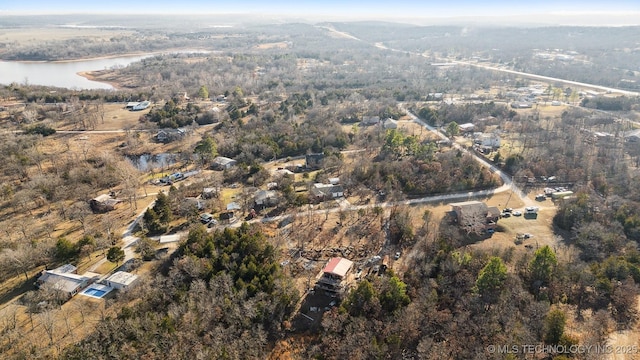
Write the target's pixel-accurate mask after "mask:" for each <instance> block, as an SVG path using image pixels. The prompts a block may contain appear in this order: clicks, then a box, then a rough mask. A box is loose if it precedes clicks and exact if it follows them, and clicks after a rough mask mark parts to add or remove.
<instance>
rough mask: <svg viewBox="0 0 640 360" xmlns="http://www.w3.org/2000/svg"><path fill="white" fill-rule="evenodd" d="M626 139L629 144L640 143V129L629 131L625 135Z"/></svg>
mask: <svg viewBox="0 0 640 360" xmlns="http://www.w3.org/2000/svg"><path fill="white" fill-rule="evenodd" d="M624 139H625V141H628V142H640V129H636V130H631V131H628V132H627V133H626V134H624Z"/></svg>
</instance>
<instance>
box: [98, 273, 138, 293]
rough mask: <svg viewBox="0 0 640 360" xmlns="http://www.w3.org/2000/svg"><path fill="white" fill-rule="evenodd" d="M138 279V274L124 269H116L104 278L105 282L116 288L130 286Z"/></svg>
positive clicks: (122, 288)
mask: <svg viewBox="0 0 640 360" xmlns="http://www.w3.org/2000/svg"><path fill="white" fill-rule="evenodd" d="M137 281H138V275H136V274H132V273H128V272H126V271H116V272H115V273H114V274H113V275H111V276H109V277H108V278H107V279H106V280H105V284H106V285H107V286H109V287H112V288H114V289H118V290H124V289H127V288H130V287H131V286H133V285H134V284H135V283H136V282H137Z"/></svg>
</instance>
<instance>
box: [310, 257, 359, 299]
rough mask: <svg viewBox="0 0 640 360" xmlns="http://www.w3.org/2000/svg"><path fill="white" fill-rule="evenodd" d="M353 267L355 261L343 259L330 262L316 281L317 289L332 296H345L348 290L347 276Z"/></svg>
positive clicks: (333, 259) (334, 259) (339, 258)
mask: <svg viewBox="0 0 640 360" xmlns="http://www.w3.org/2000/svg"><path fill="white" fill-rule="evenodd" d="M352 267H353V261H351V260H347V259H345V258H341V257H335V258H332V259H330V260H329V262H328V263H327V265H326V266H325V267H324V269H323V270H322V273H321V275H320V277H319V278H318V280H317V281H316V288H317V289H320V290H324V291H327V292H329V293H331V294H344V293H345V291H346V289H347V283H348V282H347V281H346V279H347V274H348V273H349V271H350V270H351V268H352Z"/></svg>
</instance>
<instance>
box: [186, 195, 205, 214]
mask: <svg viewBox="0 0 640 360" xmlns="http://www.w3.org/2000/svg"><path fill="white" fill-rule="evenodd" d="M180 208H181V209H183V210H184V211H189V210H190V209H196V210H198V211H200V210H204V200H202V199H198V198H194V197H186V198H184V199H182V201H181V202H180Z"/></svg>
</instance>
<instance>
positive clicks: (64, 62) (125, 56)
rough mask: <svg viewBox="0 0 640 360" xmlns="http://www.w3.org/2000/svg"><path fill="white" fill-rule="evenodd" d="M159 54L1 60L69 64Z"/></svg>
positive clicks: (155, 53)
mask: <svg viewBox="0 0 640 360" xmlns="http://www.w3.org/2000/svg"><path fill="white" fill-rule="evenodd" d="M158 54H162V52H152V53H127V54H114V55H103V56H95V57H88V58H78V59H68V60H4V59H0V61H4V62H16V63H24V64H42V63H51V64H68V63H75V62H82V61H95V60H105V59H115V58H120V57H123V58H128V57H136V56H155V55H158Z"/></svg>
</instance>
